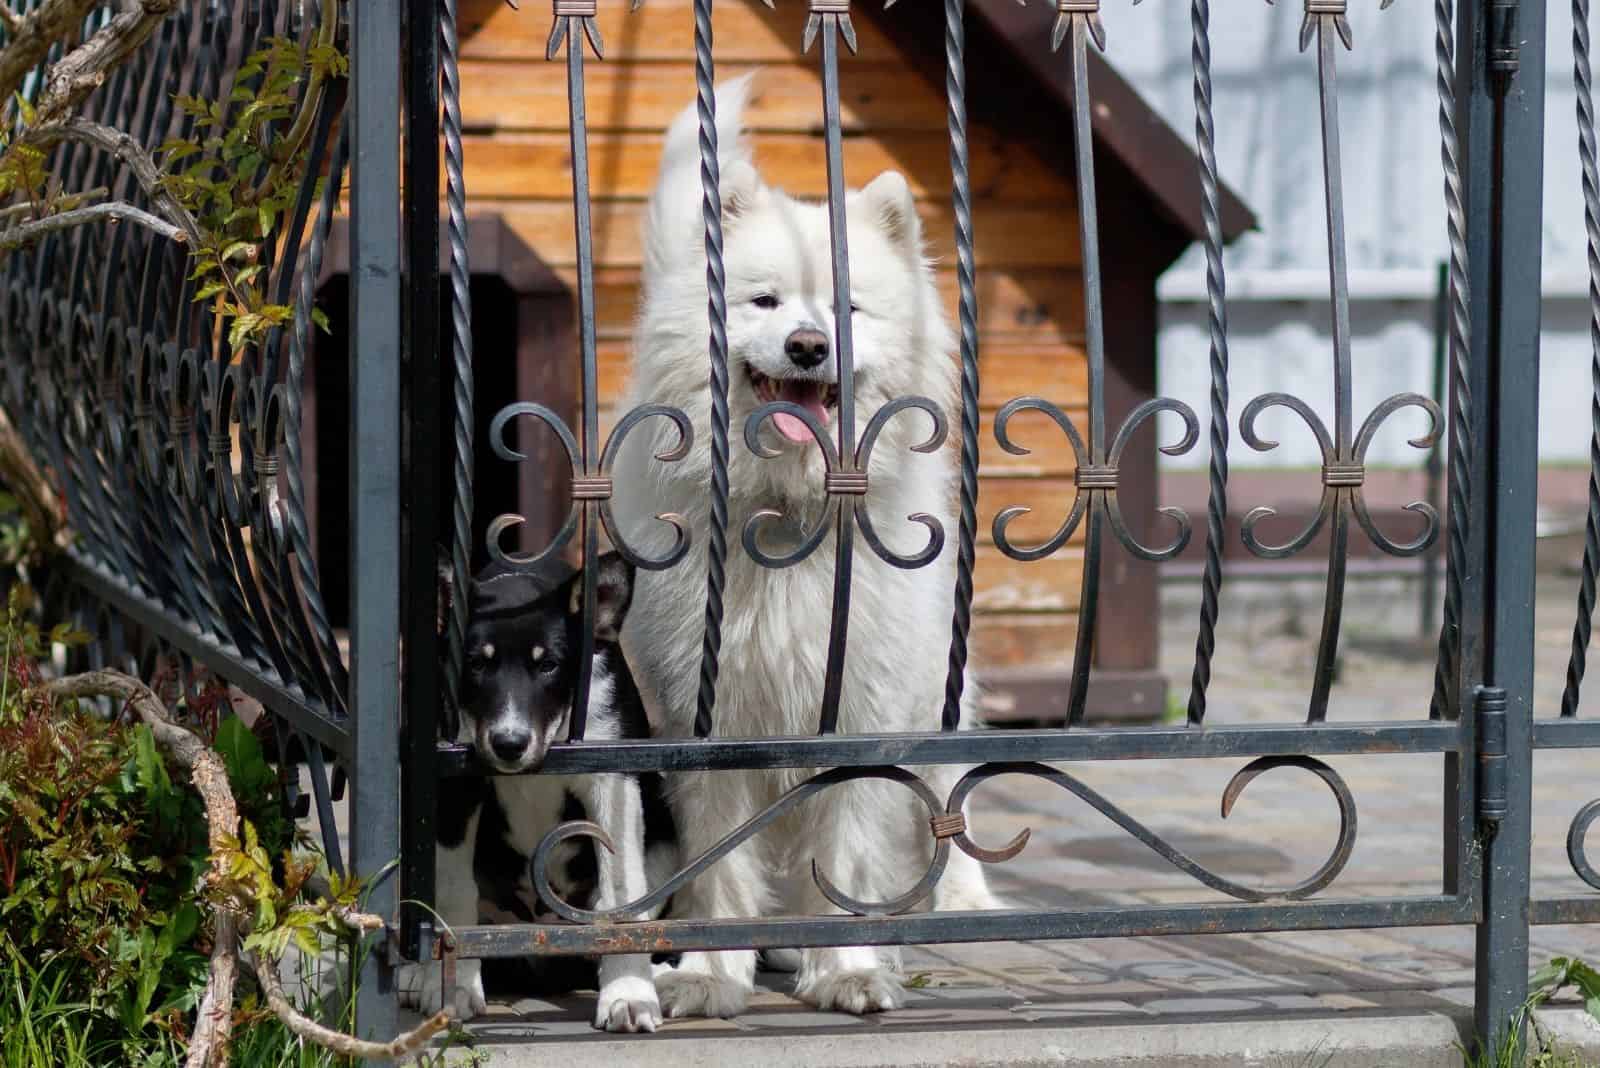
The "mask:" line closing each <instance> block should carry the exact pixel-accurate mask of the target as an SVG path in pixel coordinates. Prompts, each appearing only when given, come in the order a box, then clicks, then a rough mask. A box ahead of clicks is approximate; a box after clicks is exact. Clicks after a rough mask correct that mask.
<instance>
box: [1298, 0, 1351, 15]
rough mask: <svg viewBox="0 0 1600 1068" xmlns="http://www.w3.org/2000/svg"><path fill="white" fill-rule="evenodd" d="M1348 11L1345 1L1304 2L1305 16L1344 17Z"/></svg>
mask: <svg viewBox="0 0 1600 1068" xmlns="http://www.w3.org/2000/svg"><path fill="white" fill-rule="evenodd" d="M1348 10H1349V6H1348V2H1347V0H1306V14H1307V15H1344V14H1347V13H1348Z"/></svg>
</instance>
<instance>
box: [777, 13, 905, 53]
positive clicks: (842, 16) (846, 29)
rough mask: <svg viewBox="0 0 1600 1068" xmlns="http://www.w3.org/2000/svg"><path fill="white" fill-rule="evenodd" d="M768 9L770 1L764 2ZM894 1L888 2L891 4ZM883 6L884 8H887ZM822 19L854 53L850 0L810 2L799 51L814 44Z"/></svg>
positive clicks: (808, 49)
mask: <svg viewBox="0 0 1600 1068" xmlns="http://www.w3.org/2000/svg"><path fill="white" fill-rule="evenodd" d="M765 2H766V4H767V6H768V7H771V6H772V0H765ZM893 2H894V0H890V3H893ZM888 6H889V4H885V5H884V7H888ZM824 19H831V20H833V22H834V23H835V24H837V25H838V27H839V36H840V37H843V38H844V44H845V47H846V48H848V49H850V54H851V55H855V53H856V28H855V27H854V26H853V25H851V24H850V0H811V15H810V17H808V18H807V19H806V33H805V37H804V38H803V39H802V40H801V42H800V51H802V52H809V51H811V46H812V44H814V43H815V42H816V39H817V31H819V30H820V29H822V22H823V20H824Z"/></svg>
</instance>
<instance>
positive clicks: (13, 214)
mask: <svg viewBox="0 0 1600 1068" xmlns="http://www.w3.org/2000/svg"><path fill="white" fill-rule="evenodd" d="M110 195H111V190H109V189H107V188H106V187H105V186H103V185H97V186H95V187H94V188H93V189H86V190H84V191H83V192H82V193H73V194H71V195H70V196H64V197H59V198H57V200H56V202H55V205H54V206H55V209H56V210H57V211H71V210H72V209H73V208H81V207H83V206H84V205H85V204H97V203H99V202H100V201H102V200H104V199H105V198H106V197H108V196H110ZM32 214H33V205H32V204H13V205H11V206H10V207H9V208H0V222H4V221H5V220H6V219H15V218H18V217H20V216H24V215H32Z"/></svg>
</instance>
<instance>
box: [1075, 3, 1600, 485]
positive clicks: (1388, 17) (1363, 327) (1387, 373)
mask: <svg viewBox="0 0 1600 1068" xmlns="http://www.w3.org/2000/svg"><path fill="white" fill-rule="evenodd" d="M1548 10H1549V38H1548V44H1547V57H1548V60H1547V65H1548V70H1547V82H1546V87H1547V94H1548V95H1547V99H1546V150H1545V224H1544V235H1543V242H1544V292H1545V306H1544V335H1543V360H1542V383H1541V393H1542V398H1543V400H1542V404H1541V431H1540V445H1541V450H1542V452H1543V455H1544V457H1545V459H1546V461H1547V462H1582V461H1584V460H1585V459H1586V458H1587V456H1588V443H1589V427H1590V420H1589V397H1590V359H1591V352H1590V342H1589V326H1588V315H1589V312H1588V304H1587V300H1586V286H1587V275H1586V272H1585V266H1584V253H1585V249H1584V226H1583V201H1582V195H1581V186H1580V181H1579V178H1580V172H1579V167H1578V155H1577V123H1576V120H1575V104H1574V97H1573V89H1572V49H1571V43H1570V41H1571V30H1572V23H1571V14H1570V11H1569V10H1568V9H1567V6H1566V5H1563V4H1551V5H1549V7H1548ZM1301 17H1302V5H1301V4H1299V3H1296V2H1294V0H1281V2H1280V3H1278V4H1277V5H1276V6H1268V5H1267V4H1266V3H1262V2H1259V0H1218V2H1215V3H1213V4H1212V22H1211V35H1212V55H1213V62H1214V70H1213V79H1214V83H1215V101H1216V125H1217V156H1218V160H1219V163H1220V165H1221V170H1222V175H1223V177H1224V179H1226V180H1227V181H1228V182H1229V183H1230V184H1231V185H1232V186H1233V188H1234V189H1236V190H1238V191H1239V193H1240V194H1241V195H1242V196H1243V198H1244V199H1245V201H1246V203H1248V204H1249V205H1250V206H1251V208H1252V209H1253V210H1254V211H1255V212H1256V215H1257V216H1258V218H1259V219H1260V220H1261V232H1260V233H1256V234H1251V235H1249V236H1247V237H1245V238H1243V239H1241V240H1240V241H1239V242H1238V243H1237V244H1235V245H1234V246H1233V247H1232V248H1231V249H1229V250H1228V255H1227V261H1226V262H1227V276H1228V298H1229V309H1228V310H1229V322H1230V338H1231V355H1232V367H1233V378H1232V381H1233V387H1232V399H1233V403H1232V409H1233V426H1234V438H1233V445H1232V446H1231V447H1230V450H1229V454H1230V459H1231V460H1232V462H1233V463H1234V464H1236V465H1238V466H1240V467H1244V466H1275V465H1276V466H1305V465H1315V464H1317V463H1318V462H1319V455H1318V453H1317V450H1316V448H1315V446H1314V444H1313V443H1312V440H1311V438H1310V435H1309V434H1308V433H1307V432H1306V431H1305V430H1304V428H1302V427H1299V426H1297V425H1295V420H1294V419H1293V417H1292V416H1289V415H1286V414H1283V413H1277V414H1269V415H1266V416H1263V418H1262V421H1261V424H1260V429H1261V431H1262V433H1263V434H1264V435H1266V436H1268V437H1271V438H1276V439H1277V440H1279V441H1281V442H1282V444H1281V446H1280V447H1279V448H1278V449H1277V450H1275V451H1273V452H1270V453H1265V454H1263V453H1256V452H1254V451H1252V450H1251V449H1249V448H1248V447H1246V446H1244V444H1243V443H1242V442H1240V441H1239V440H1238V413H1239V411H1240V410H1241V409H1242V408H1243V406H1244V404H1245V403H1247V402H1248V401H1249V400H1250V398H1252V397H1254V396H1256V395H1257V394H1259V393H1263V392H1267V391H1270V390H1284V391H1287V392H1292V393H1296V394H1299V395H1300V396H1302V397H1304V398H1305V399H1306V400H1307V401H1308V402H1309V403H1311V404H1312V406H1313V407H1314V408H1316V409H1317V410H1318V411H1319V412H1323V413H1326V415H1327V416H1331V408H1332V400H1331V399H1332V384H1331V383H1332V356H1331V337H1330V333H1329V311H1328V299H1327V293H1328V282H1327V239H1326V228H1325V220H1324V214H1323V201H1322V154H1321V141H1320V129H1319V122H1318V110H1317V108H1318V104H1317V64H1316V56H1315V46H1313V49H1312V51H1310V52H1307V53H1301V52H1300V51H1299V50H1298V30H1299V26H1300V20H1301ZM1104 18H1105V22H1106V29H1107V32H1108V35H1109V48H1108V57H1109V58H1110V60H1111V62H1112V63H1113V64H1114V65H1115V66H1116V67H1117V69H1118V70H1120V71H1121V72H1122V73H1123V74H1124V75H1125V76H1127V77H1128V78H1129V79H1130V80H1131V81H1132V82H1133V83H1134V84H1135V85H1136V86H1138V88H1139V90H1140V91H1141V92H1142V93H1143V95H1144V96H1145V98H1146V99H1147V100H1148V101H1149V102H1150V103H1151V104H1152V106H1154V107H1155V108H1156V109H1157V110H1158V111H1160V112H1161V114H1162V115H1163V116H1165V117H1166V119H1167V120H1168V121H1169V122H1170V123H1172V125H1173V126H1174V127H1176V128H1177V129H1179V130H1180V131H1183V132H1184V133H1185V134H1186V135H1187V136H1189V137H1190V138H1191V139H1192V138H1193V131H1194V97H1193V81H1192V79H1193V68H1192V66H1191V61H1190V24H1189V5H1188V4H1187V3H1183V2H1181V0H1158V2H1156V3H1148V4H1143V5H1141V6H1140V7H1139V8H1138V9H1136V10H1135V9H1129V8H1122V7H1121V5H1117V6H1116V7H1113V8H1110V9H1108V10H1107V11H1106V12H1105V14H1104ZM1350 21H1351V23H1352V25H1353V27H1354V31H1355V50H1354V51H1353V52H1342V51H1341V53H1340V55H1339V89H1340V99H1339V113H1340V133H1341V138H1342V148H1343V156H1344V190H1345V216H1346V227H1347V234H1348V254H1349V262H1350V291H1351V320H1352V327H1353V352H1354V377H1355V408H1356V419H1357V422H1358V425H1359V421H1360V419H1361V418H1362V417H1364V416H1365V414H1366V413H1367V412H1368V411H1369V410H1370V409H1371V408H1372V406H1373V405H1374V404H1375V403H1376V402H1377V401H1378V400H1379V399H1381V398H1382V397H1385V396H1387V395H1389V394H1391V393H1395V392H1400V391H1404V390H1412V391H1416V392H1419V393H1424V394H1426V393H1428V392H1429V390H1430V386H1431V377H1432V350H1433V317H1434V311H1433V300H1434V291H1435V287H1436V284H1437V270H1438V263H1439V262H1440V260H1441V259H1442V258H1443V257H1444V255H1445V250H1446V244H1445V229H1444V200H1443V173H1442V170H1441V166H1440V157H1439V132H1438V100H1437V97H1436V95H1435V90H1434V55H1433V42H1434V27H1433V5H1432V4H1429V3H1425V2H1420V0H1400V2H1399V3H1396V4H1395V5H1394V6H1393V7H1391V8H1390V9H1389V10H1387V11H1379V10H1378V0H1356V2H1355V3H1352V4H1351V10H1350ZM1105 240H1106V241H1107V242H1110V241H1115V240H1116V235H1115V234H1114V233H1108V234H1107V235H1106V238H1105ZM1161 293H1162V297H1163V319H1162V328H1161V335H1160V344H1161V353H1160V375H1161V378H1160V389H1161V392H1162V393H1164V394H1166V395H1169V396H1175V397H1178V398H1180V399H1182V400H1185V401H1187V402H1188V403H1190V404H1191V405H1193V406H1194V408H1195V410H1196V411H1197V412H1200V413H1202V419H1203V418H1204V414H1203V413H1204V410H1205V407H1204V406H1205V402H1206V391H1207V383H1208V377H1207V370H1206V361H1207V330H1206V311H1205V262H1204V258H1203V255H1202V253H1201V249H1200V248H1199V247H1198V246H1196V247H1195V248H1193V249H1191V250H1190V254H1189V255H1188V256H1187V257H1185V258H1184V259H1183V260H1181V261H1180V262H1179V263H1178V264H1176V265H1174V266H1173V267H1172V268H1171V270H1169V271H1168V273H1167V275H1166V276H1165V278H1164V279H1163V282H1162V289H1161ZM1424 422H1425V420H1424V419H1423V418H1422V417H1421V416H1420V415H1418V414H1405V415H1401V416H1396V417H1395V418H1394V419H1393V421H1392V425H1390V426H1388V427H1387V428H1386V429H1385V431H1384V432H1383V433H1382V435H1381V437H1380V439H1379V441H1378V442H1376V443H1375V445H1374V449H1373V452H1372V453H1371V454H1370V460H1371V461H1372V462H1373V463H1375V464H1395V465H1403V466H1408V467H1409V466H1411V465H1414V464H1420V463H1421V459H1422V458H1421V455H1420V453H1418V452H1417V450H1414V449H1410V448H1408V447H1407V446H1406V444H1405V438H1407V437H1410V436H1412V435H1413V434H1415V433H1416V432H1417V431H1418V428H1420V427H1421V426H1422V425H1423V423H1424ZM1167 433H1169V434H1171V433H1173V431H1171V430H1168V431H1167ZM1163 462H1164V463H1165V464H1166V465H1167V468H1168V469H1189V468H1195V467H1201V466H1203V465H1204V464H1205V462H1206V453H1205V442H1204V441H1203V440H1202V442H1201V444H1200V445H1199V446H1197V447H1196V449H1195V450H1194V451H1193V452H1191V453H1189V454H1188V455H1187V456H1182V457H1177V458H1172V459H1164V461H1163Z"/></svg>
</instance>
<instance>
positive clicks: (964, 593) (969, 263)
mask: <svg viewBox="0 0 1600 1068" xmlns="http://www.w3.org/2000/svg"><path fill="white" fill-rule="evenodd" d="M965 52H966V13H965V10H964V2H963V0H945V4H944V70H945V107H946V116H947V124H948V126H949V134H950V179H951V195H950V203H951V207H952V210H953V214H954V215H955V237H956V286H957V289H958V297H957V311H956V315H957V317H958V319H959V320H960V330H961V460H960V463H961V503H960V508H961V516H960V520H959V525H958V528H957V536H956V587H955V614H954V618H953V619H952V620H951V623H950V657H949V666H948V669H947V672H946V675H945V684H944V714H943V716H942V717H941V719H942V722H941V726H942V727H943V729H945V730H947V731H953V730H955V729H956V728H957V727H959V726H960V725H961V695H962V691H963V690H964V688H965V687H966V678H967V635H968V634H969V633H970V631H971V629H972V568H973V565H974V563H975V562H976V558H977V548H976V543H977V534H978V287H977V267H976V259H975V256H974V254H973V234H972V189H971V179H970V176H969V165H968V160H969V155H970V153H969V150H968V146H967V65H966V56H965Z"/></svg>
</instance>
